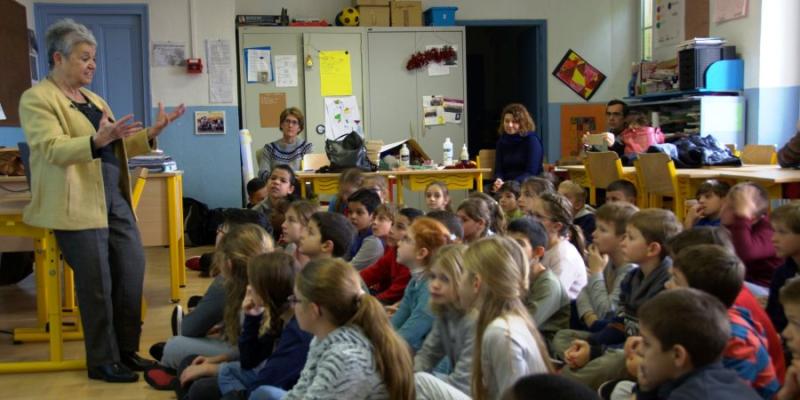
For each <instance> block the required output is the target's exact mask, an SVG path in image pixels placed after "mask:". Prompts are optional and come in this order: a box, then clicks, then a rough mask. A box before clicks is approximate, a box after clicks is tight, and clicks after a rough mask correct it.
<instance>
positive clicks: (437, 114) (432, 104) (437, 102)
mask: <svg viewBox="0 0 800 400" xmlns="http://www.w3.org/2000/svg"><path fill="white" fill-rule="evenodd" d="M422 113H423V116H424V117H423V123H424V124H425V126H433V125H444V123H445V119H444V96H422Z"/></svg>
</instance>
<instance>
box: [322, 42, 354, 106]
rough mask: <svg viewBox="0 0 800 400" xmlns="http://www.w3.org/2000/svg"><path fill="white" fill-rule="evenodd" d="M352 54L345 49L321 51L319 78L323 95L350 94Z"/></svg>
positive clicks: (351, 90)
mask: <svg viewBox="0 0 800 400" xmlns="http://www.w3.org/2000/svg"><path fill="white" fill-rule="evenodd" d="M350 76H351V73H350V54H349V53H348V52H347V51H344V50H335V51H320V52H319V80H320V86H321V89H322V96H323V97H325V96H350V95H351V94H353V82H352V80H351V78H350Z"/></svg>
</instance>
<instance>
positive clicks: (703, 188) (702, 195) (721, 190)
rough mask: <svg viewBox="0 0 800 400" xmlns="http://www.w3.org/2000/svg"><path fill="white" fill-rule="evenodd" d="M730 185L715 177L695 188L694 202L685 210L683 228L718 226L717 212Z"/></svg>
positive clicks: (720, 208)
mask: <svg viewBox="0 0 800 400" xmlns="http://www.w3.org/2000/svg"><path fill="white" fill-rule="evenodd" d="M730 188H731V187H730V185H728V184H727V183H725V182H720V181H718V180H716V179H710V180H707V181H705V182H703V183H702V184H701V185H700V187H699V188H697V194H696V195H695V198H696V199H697V200H696V203H695V204H693V205H692V206H691V207H689V209H688V210H687V211H686V219H685V220H684V221H683V228H684V229H690V228H692V227H695V226H719V224H720V222H719V212H720V210H722V201H723V200H724V199H725V196H727V195H728V190H730Z"/></svg>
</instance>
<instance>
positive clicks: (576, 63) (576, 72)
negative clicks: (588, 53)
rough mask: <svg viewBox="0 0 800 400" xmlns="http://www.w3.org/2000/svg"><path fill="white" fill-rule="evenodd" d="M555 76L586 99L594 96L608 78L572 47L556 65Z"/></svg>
mask: <svg viewBox="0 0 800 400" xmlns="http://www.w3.org/2000/svg"><path fill="white" fill-rule="evenodd" d="M553 76H555V77H556V78H558V80H560V81H561V82H563V83H564V84H565V85H567V86H568V87H569V88H570V89H572V91H573V92H575V93H577V94H578V96H581V97H583V99H584V100H586V101H589V99H591V98H592V96H594V94H595V93H596V92H597V89H598V88H599V87H600V85H601V84H603V81H605V80H606V76H605V75H604V74H603V73H602V72H600V71H599V70H598V69H597V68H595V67H594V66H592V65H591V64H589V63H588V62H586V60H584V59H583V57H581V56H580V55H578V53H576V52H575V51H573V50H572V49H569V50H567V54H565V55H564V58H562V59H561V62H559V63H558V65H556V68H555V69H554V70H553Z"/></svg>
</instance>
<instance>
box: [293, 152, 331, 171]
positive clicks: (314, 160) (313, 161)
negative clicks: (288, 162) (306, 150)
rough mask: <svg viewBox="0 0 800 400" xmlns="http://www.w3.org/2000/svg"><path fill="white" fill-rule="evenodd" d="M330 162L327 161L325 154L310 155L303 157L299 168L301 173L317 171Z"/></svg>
mask: <svg viewBox="0 0 800 400" xmlns="http://www.w3.org/2000/svg"><path fill="white" fill-rule="evenodd" d="M330 163H331V162H330V161H329V160H328V155H327V154H325V153H310V154H306V155H304V156H303V161H302V163H301V165H300V168H301V169H302V170H303V171H308V170H314V171H316V170H318V169H320V168H322V167H324V166H326V165H328V164H330Z"/></svg>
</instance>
